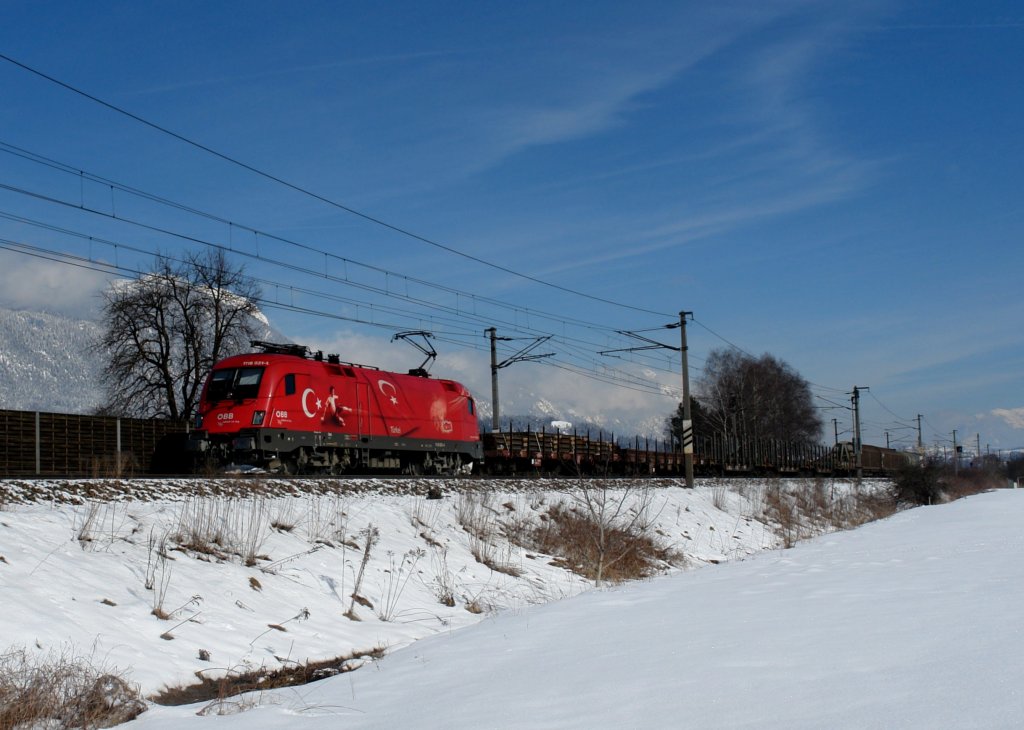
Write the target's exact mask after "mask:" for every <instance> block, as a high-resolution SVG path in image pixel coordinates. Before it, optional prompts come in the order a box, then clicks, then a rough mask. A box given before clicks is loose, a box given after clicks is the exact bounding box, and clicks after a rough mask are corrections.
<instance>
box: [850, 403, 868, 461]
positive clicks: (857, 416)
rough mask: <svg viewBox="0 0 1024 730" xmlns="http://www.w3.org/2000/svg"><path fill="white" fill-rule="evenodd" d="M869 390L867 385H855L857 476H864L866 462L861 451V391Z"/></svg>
mask: <svg viewBox="0 0 1024 730" xmlns="http://www.w3.org/2000/svg"><path fill="white" fill-rule="evenodd" d="M862 390H868V388H867V387H866V386H860V387H858V386H856V385H855V386H853V397H852V398H851V399H850V400H852V401H853V459H854V464H855V465H856V467H857V478H858V479H860V478H861V477H863V476H864V464H863V462H862V461H861V451H860V392H861V391H862Z"/></svg>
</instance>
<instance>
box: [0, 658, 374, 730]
mask: <svg viewBox="0 0 1024 730" xmlns="http://www.w3.org/2000/svg"><path fill="white" fill-rule="evenodd" d="M384 653H385V649H384V647H380V646H378V647H375V648H373V649H370V650H369V651H354V652H352V653H351V654H345V655H342V656H337V657H334V658H332V659H322V660H320V661H311V662H306V663H305V664H301V663H297V662H296V663H294V664H289V665H287V666H283V667H279V668H277V669H266V668H262V669H254V670H250V671H245V672H236V671H229V672H228V673H227V674H225V675H224V676H222V677H217V678H211V677H208V676H206V674H205V673H204V672H203V671H200V672H196V676H197V677H198V678H199V681H198V682H197V683H195V684H190V685H187V686H181V687H168V688H166V689H163V690H161V691H160V692H158V693H157V694H155V695H153V696H152V697H150V698H149V699H150V700H152V701H153V702H154V703H156V704H158V705H188V704H192V703H193V702H211V701H212V704H211V706H210V707H208V708H207V711H206V713H205V714H220V713H219V712H218V704H219V703H224V702H225V701H226V700H227V699H228V698H231V697H237V696H238V695H240V694H243V693H245V692H262V691H264V690H268V689H277V688H279V687H295V686H297V685H301V684H309V683H310V682H316V681H317V680H320V679H326V678H327V677H333V676H336V675H338V674H344V673H345V672H351V671H352V670H354V669H358V668H359V667H361V666H362V665H363V664H365V663H366V662H367V661H369V660H370V659H380V658H381V657H383V656H384ZM4 730H6V729H4Z"/></svg>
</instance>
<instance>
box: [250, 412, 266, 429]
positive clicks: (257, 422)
mask: <svg viewBox="0 0 1024 730" xmlns="http://www.w3.org/2000/svg"><path fill="white" fill-rule="evenodd" d="M265 415H267V412H266V411H253V412H252V425H253V426H262V425H263V417H264V416H265Z"/></svg>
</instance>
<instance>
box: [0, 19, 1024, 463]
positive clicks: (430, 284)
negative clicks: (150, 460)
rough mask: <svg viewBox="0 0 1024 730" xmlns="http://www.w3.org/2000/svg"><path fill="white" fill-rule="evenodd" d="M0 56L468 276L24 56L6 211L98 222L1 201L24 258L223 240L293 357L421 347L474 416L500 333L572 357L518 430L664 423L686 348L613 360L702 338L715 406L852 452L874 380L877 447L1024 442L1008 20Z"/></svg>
mask: <svg viewBox="0 0 1024 730" xmlns="http://www.w3.org/2000/svg"><path fill="white" fill-rule="evenodd" d="M0 53H3V54H4V55H6V56H8V57H10V58H12V59H15V60H16V61H18V62H20V63H22V64H25V65H27V66H30V67H31V68H33V69H35V70H37V71H39V72H42V73H44V74H48V75H50V76H52V77H54V78H56V79H58V80H60V81H62V82H64V83H66V84H69V85H71V86H74V87H75V88H78V89H80V90H83V91H85V92H87V93H89V94H92V95H94V96H96V97H99V98H100V99H102V100H103V101H106V102H108V103H109V104H112V105H115V106H117V107H120V108H122V109H124V110H126V111H129V112H131V113H132V114H135V115H137V116H139V117H142V118H144V119H146V120H148V121H150V122H153V123H155V124H158V125H160V126H162V127H165V128H166V129H168V130H172V131H173V132H175V133H177V134H180V135H182V136H184V137H187V138H188V139H190V140H193V141H195V142H198V143H200V144H202V145H204V146H206V147H209V148H211V149H214V150H216V151H218V152H220V153H222V154H224V155H227V156H230V157H232V158H234V159H236V160H239V161H243V162H245V163H246V164H248V165H249V166H251V167H254V168H257V169H259V170H261V171H264V172H267V173H270V174H272V175H274V176H276V177H279V178H281V179H283V180H286V181H288V182H290V183H293V184H295V185H297V186H299V187H301V188H303V189H305V190H307V191H311V192H314V193H316V194H317V195H319V196H321V197H323V198H327V199H328V200H330V201H333V202H334V203H339V204H342V205H343V206H345V207H347V208H350V209H353V210H356V211H359V212H360V213H362V214H365V215H366V216H370V217H372V218H375V219H377V220H380V221H383V222H386V223H388V224H390V225H392V226H395V227H398V228H400V229H403V230H404V231H407V232H411V233H413V234H416V236H418V237H420V238H425V239H428V240H429V241H431V242H433V243H434V244H440V245H441V246H444V247H448V248H451V249H455V250H457V251H459V252H461V253H463V254H466V256H460V255H456V254H453V253H451V252H449V251H446V250H444V249H443V248H441V247H440V246H438V245H431V244H430V243H425V242H424V241H422V240H420V238H416V237H413V236H408V235H404V234H402V233H400V232H396V231H395V230H393V229H390V228H386V227H383V226H381V225H379V224H377V223H374V222H372V221H370V220H367V219H366V218H363V217H360V216H358V215H354V214H353V213H351V212H347V211H345V210H342V209H341V208H339V207H337V206H335V205H329V204H327V203H324V202H322V201H320V200H316V199H314V198H313V197H311V196H309V195H305V194H302V193H300V192H297V191H295V190H293V189H289V188H287V187H284V186H282V185H280V184H278V183H275V182H272V181H270V180H268V179H266V178H264V177H260V176H258V175H255V174H253V173H252V172H251V171H247V170H244V169H242V168H240V167H239V166H237V165H232V164H230V163H228V162H226V161H225V160H223V159H219V158H217V157H215V156H212V155H210V154H209V153H207V152H204V151H202V150H199V149H197V148H196V147H193V146H189V145H187V144H185V143H183V142H181V141H180V140H176V139H174V138H172V137H170V136H168V135H166V134H162V133H160V132H159V131H157V130H154V129H153V128H150V127H147V126H145V125H143V124H140V123H139V122H138V121H134V120H132V119H129V118H128V117H126V116H124V115H121V114H118V113H116V112H114V111H112V110H110V109H109V108H105V107H103V106H101V105H99V104H97V103H95V102H94V101H90V100H88V99H85V98H84V97H82V96H80V95H76V94H74V93H72V92H70V91H68V90H67V89H65V88H61V87H60V86H58V85H56V84H54V83H52V82H50V81H47V80H45V79H43V78H41V77H39V76H38V75H35V74H33V73H31V72H29V71H26V70H25V69H23V68H19V67H18V66H16V65H14V64H12V63H10V62H9V61H0V89H2V90H3V97H4V102H3V104H2V106H0V143H3V144H4V145H7V147H5V148H4V151H2V152H0V183H3V184H4V185H7V186H10V187H13V188H17V189H19V190H22V191H23V190H31V191H33V192H35V193H39V194H43V195H46V196H48V197H52V198H58V199H61V200H64V201H66V202H68V203H71V204H72V205H81V206H83V207H85V208H89V209H91V210H92V211H94V212H83V211H75V210H71V209H69V208H68V207H67V206H60V205H57V204H54V203H52V202H46V201H42V200H40V199H39V198H33V197H30V196H27V195H25V194H24V193H23V192H19V190H7V189H4V190H0V213H2V214H6V215H8V216H17V217H19V218H21V219H30V220H31V221H33V222H26V221H25V220H11V219H10V218H6V219H3V218H0V238H4V239H6V240H8V241H15V242H17V243H19V244H28V245H31V246H34V247H36V248H37V249H44V250H46V251H52V252H63V253H65V254H71V255H75V256H81V257H85V258H87V259H91V260H92V261H93V262H97V263H116V264H117V265H118V266H121V267H126V268H133V267H143V266H145V264H146V263H148V261H149V260H151V258H152V257H151V255H149V254H144V253H137V252H133V251H132V250H131V248H133V247H134V248H141V249H142V250H143V251H156V250H160V251H163V252H165V253H168V254H169V255H178V254H180V252H181V251H183V250H186V249H188V248H196V247H197V246H200V245H201V244H198V243H195V242H194V241H192V242H189V241H188V240H186V239H184V238H182V235H185V236H190V237H192V238H194V239H200V240H202V241H206V242H211V243H217V244H219V245H228V246H230V247H231V248H232V249H233V250H236V251H237V252H238V253H237V255H236V259H237V261H238V262H239V263H243V264H245V265H246V267H247V269H248V270H249V271H250V273H252V274H254V275H257V276H259V277H261V278H262V279H263V280H264V281H265V282H267V283H266V284H265V285H264V291H265V295H266V298H267V300H268V301H270V302H276V303H280V304H285V305H288V306H291V307H295V308H301V309H305V310H309V311H307V312H297V311H288V310H282V309H279V308H273V307H272V308H270V309H268V314H269V315H270V317H271V318H272V320H273V321H274V323H275V324H276V325H277V326H278V327H279V328H280V329H281V330H282V331H283V332H284V333H285V334H287V335H288V336H289V337H291V338H292V339H294V340H296V341H299V342H308V343H309V344H312V345H314V346H316V347H323V348H325V349H329V350H330V351H340V352H341V353H342V354H343V356H344V357H345V358H346V359H351V360H356V361H363V362H374V363H379V364H382V365H384V366H387V367H396V368H399V367H407V366H410V365H416V364H418V363H419V359H420V358H419V357H418V353H416V352H415V351H413V350H411V349H410V348H408V347H407V346H404V345H402V344H401V343H394V344H393V343H391V342H390V337H391V334H392V333H393V331H394V329H396V328H401V329H428V330H431V331H434V332H435V333H438V341H437V342H436V343H435V346H436V347H437V349H438V351H439V352H440V353H441V356H440V357H439V360H438V364H437V365H436V366H435V368H434V371H435V373H437V374H445V375H453V376H455V377H458V378H460V379H462V380H463V381H465V382H466V383H467V384H468V385H470V387H472V388H473V389H474V390H475V391H476V392H477V394H478V398H479V399H480V400H481V401H489V399H490V392H489V390H490V387H489V382H490V381H489V375H490V373H489V367H488V354H487V345H486V341H485V340H484V338H483V330H484V329H485V328H486V327H488V326H495V327H497V328H498V331H499V334H501V335H504V336H509V337H523V338H529V337H534V336H542V335H545V334H552V335H554V338H553V339H552V340H551V341H549V342H548V343H545V345H544V346H542V348H544V351H547V352H553V353H554V354H555V356H554V357H552V358H549V359H548V360H547V361H546V362H543V363H540V362H538V363H516V364H514V365H512V366H510V367H508V368H506V369H503V370H502V371H501V376H502V396H503V397H502V400H503V406H502V411H503V412H505V413H508V412H510V410H509V409H511V412H515V411H516V408H517V406H520V405H525V404H527V403H529V402H532V400H536V399H537V398H544V399H546V400H548V401H550V402H551V403H552V404H553V405H554V406H555V407H556V408H557V409H559V410H561V411H563V412H565V413H571V414H576V415H578V416H585V415H588V414H592V413H602V414H613V415H614V416H615V417H617V418H621V419H622V420H623V421H625V420H628V419H629V418H639V417H640V416H644V417H647V418H654V417H657V418H660V417H662V416H664V415H665V414H667V413H668V412H670V411H671V410H672V408H673V405H672V399H673V398H678V392H677V391H678V383H679V376H678V368H679V364H678V356H677V355H676V354H675V353H672V352H670V351H668V350H665V351H658V352H655V353H645V354H638V355H633V356H629V357H628V358H626V359H615V358H610V357H607V356H602V355H599V354H597V353H598V352H599V351H601V350H603V349H615V348H619V347H624V346H626V342H625V341H624V339H623V338H622V337H621V336H619V335H616V334H615V332H616V330H639V329H647V328H652V327H659V326H661V325H664V324H666V323H669V322H672V321H674V320H675V319H677V317H678V312H679V311H680V310H684V309H685V310H688V311H693V312H694V317H695V322H693V323H692V324H691V326H690V327H689V330H688V332H689V342H690V346H691V347H690V352H691V355H692V357H691V367H692V373H693V381H694V383H695V385H696V384H697V383H698V382H699V378H700V374H701V368H702V364H703V360H704V357H705V356H706V355H707V353H708V352H709V351H710V350H711V349H714V348H719V347H727V346H729V345H730V344H731V345H735V346H738V347H740V348H742V349H743V350H745V351H747V352H749V353H752V354H755V355H759V354H761V353H764V352H770V353H772V354H773V355H775V356H777V357H779V358H781V359H783V360H785V361H786V362H788V363H789V364H790V365H791V366H793V367H794V368H795V369H796V370H797V371H799V372H800V373H801V374H802V375H803V376H804V377H805V378H807V379H808V380H809V381H811V382H812V383H813V384H814V386H815V387H814V390H815V393H816V394H817V395H818V396H820V398H819V400H818V404H819V405H820V406H821V407H822V408H823V411H822V414H823V418H824V419H825V421H826V422H827V423H828V427H827V428H826V431H827V434H826V435H828V436H830V435H831V432H832V426H831V419H832V418H837V419H838V420H839V428H840V429H841V430H843V429H849V427H850V420H851V419H850V413H849V411H848V410H846V409H832V408H831V403H848V396H847V395H845V392H846V391H849V390H850V389H851V388H852V386H854V385H859V386H868V387H870V395H866V396H865V398H864V400H863V406H864V411H863V419H864V421H865V440H866V441H869V442H872V443H884V440H885V435H884V432H885V431H886V430H888V431H889V432H890V438H892V439H893V440H894V441H897V440H899V439H902V441H901V443H907V442H908V441H909V439H911V437H912V436H913V434H912V433H911V432H910V431H909V430H907V429H905V428H903V426H905V425H906V424H908V423H910V422H911V419H913V418H914V417H915V416H916V415H917V414H919V413H920V414H922V415H923V416H924V422H925V425H924V434H923V435H924V438H925V440H926V441H927V442H929V443H933V442H942V441H945V442H947V443H948V442H949V441H950V440H951V439H952V431H953V429H956V430H957V433H958V438H960V439H965V440H967V441H968V442H969V444H970V445H973V444H974V442H975V434H979V435H980V441H981V444H982V448H983V449H984V448H985V447H986V445H991V447H992V448H993V449H996V448H1014V447H1024V387H1022V386H1024V375H1022V373H1024V335H1022V334H1021V327H1020V322H1021V321H1022V319H1024V318H1022V314H1024V303H1022V297H1021V286H1020V284H1021V272H1022V270H1024V266H1022V264H1024V253H1022V252H1021V246H1020V243H1021V234H1022V231H1024V205H1022V202H1021V201H1022V193H1021V191H1022V190H1024V179H1022V178H1024V134H1022V132H1024V129H1022V125H1024V122H1022V120H1024V9H1022V8H1021V7H1020V6H1019V5H1018V4H1016V3H1011V2H976V3H971V4H967V3H961V2H885V1H882V0H879V1H877V2H858V3H841V2H797V1H794V2H721V3H696V2H694V3H689V2H671V3H669V2H666V3H647V2H635V3H628V4H626V3H610V2H588V3H534V2H521V3H514V4H513V3H489V2H487V3H398V2H395V3H378V4H371V3H333V2H323V3H317V2H307V3H290V4H285V3H269V2H262V3H261V2H247V3H240V2H239V3H199V2H193V3H189V2H173V3H170V2H165V3H134V2H122V3H114V2H101V3H90V4H83V3H71V2H67V3H57V2H54V3H47V2H11V1H9V0H8V1H7V2H4V3H3V4H2V5H0ZM11 146H13V147H16V148H19V149H21V150H27V151H29V152H31V153H34V154H37V155H42V156H44V157H46V158H48V159H50V160H55V161H58V162H60V163H62V164H63V165H66V166H67V167H68V168H69V169H70V170H72V174H69V173H68V172H66V171H64V172H60V171H56V170H54V169H52V167H51V168H47V167H43V166H41V165H39V164H38V163H36V162H30V161H27V160H25V159H24V158H23V157H18V156H16V155H14V154H11V151H12V147H11ZM74 171H83V172H84V173H85V174H84V175H78V174H73V172H74ZM97 178H103V179H105V180H109V181H111V182H112V183H113V184H114V189H113V190H112V189H111V186H110V184H107V183H101V182H98V181H97ZM122 186H127V187H132V188H136V189H138V190H140V191H144V192H145V193H147V194H150V195H155V196H160V197H162V198H166V199H169V200H173V201H175V202H176V203H180V204H183V205H186V206H191V207H193V208H195V209H199V210H202V211H205V212H208V213H211V214H213V215H215V216H216V217H217V218H219V219H220V220H221V222H211V221H210V220H209V219H203V218H198V217H196V216H194V215H190V214H188V213H185V212H183V211H182V210H180V209H172V208H168V207H167V206H165V205H158V204H156V203H153V202H151V201H150V202H144V201H142V200H141V199H140V198H139V197H138V196H133V195H130V194H129V193H127V192H125V191H124V190H123V189H121V187H122ZM112 215H117V216H118V218H119V219H123V218H131V219H134V220H138V221H141V222H144V223H145V224H147V225H149V226H155V227H160V228H164V229H167V230H171V231H173V232H175V233H176V234H179V235H167V234H157V233H154V232H153V231H152V230H150V229H145V228H140V227H138V226H131V225H127V224H125V223H124V222H122V221H121V220H113V218H112ZM40 221H42V222H45V223H48V224H50V225H58V226H61V227H62V228H64V229H65V231H72V232H73V233H71V234H69V233H67V232H56V231H53V230H49V229H45V228H41V227H39V226H38V225H37V224H36V222H40ZM223 221H230V222H231V223H230V224H227V223H224V222H223ZM253 229H255V230H257V231H259V232H260V233H258V234H254V233H253V232H252V231H253ZM73 234H80V235H84V236H92V237H93V240H92V241H91V242H90V241H89V240H88V238H82V237H80V236H76V235H73ZM274 236H277V237H280V238H284V239H288V240H290V241H293V242H295V243H299V244H302V246H304V247H305V248H299V247H297V246H294V245H291V244H288V243H284V242H282V241H280V240H275V239H274V238H273V237H274ZM100 238H104V239H106V240H108V241H113V242H118V243H119V244H120V245H118V246H116V247H115V246H113V245H112V244H108V243H101V242H99V241H98V239H100ZM5 245H8V246H9V247H11V245H10V244H5ZM36 253H39V252H38V251H36ZM255 255H258V256H259V258H255V257H254V256H255ZM469 257H472V258H469ZM342 259H347V262H346V261H342ZM474 259H481V260H484V261H487V262H490V263H494V264H497V265H499V266H500V267H503V268H504V269H507V270H511V271H513V272H517V273H520V274H525V275H527V276H529V277H532V278H533V279H539V280H542V281H544V282H549V283H552V284H555V285H557V286H558V287H562V288H561V289H558V288H554V287H550V286H545V285H542V284H539V283H537V282H536V281H531V280H529V279H526V278H523V277H519V276H515V275H513V274H510V273H509V272H508V271H503V270H500V269H497V268H494V267H490V266H485V265H483V264H481V263H479V262H478V261H476V260H474ZM281 263H287V264H290V265H291V266H293V267H298V268H299V269H301V270H300V271H296V270H295V269H294V268H292V269H289V268H287V267H284V266H281V265H280V264H281ZM360 264H367V265H369V266H372V267H376V269H369V268H365V267H363V266H360ZM413 279H415V281H413ZM102 280H103V276H102V275H100V274H98V273H97V272H93V271H90V270H87V269H81V268H76V267H72V266H69V265H67V264H66V263H57V262H51V261H46V260H42V259H39V258H38V257H32V256H28V255H27V254H25V253H22V252H17V253H16V252H11V251H4V250H0V305H3V306H9V307H41V306H43V307H47V308H51V309H62V308H63V309H64V310H67V311H79V310H81V309H82V308H83V307H88V306H91V305H94V304H95V292H96V291H97V289H98V287H99V286H101V285H102ZM439 287H443V289H442V288H439ZM371 289H372V290H373V291H371ZM300 290H305V291H316V292H321V293H325V294H327V295H330V296H331V297H334V298H324V297H323V296H313V295H311V294H308V293H304V291H300ZM380 290H383V293H381V291H380ZM566 290H570V291H566ZM580 294H587V295H590V296H589V298H588V297H586V296H580ZM342 300H343V301H342ZM315 313H321V314H327V315H329V316H326V317H325V316H317V314H315ZM549 315H550V316H549ZM338 317H341V318H344V319H340V318H338ZM365 322H372V323H373V324H372V325H367V324H364V323H365ZM662 334H663V335H664V337H663V341H664V342H666V343H668V344H676V337H677V333H676V331H673V330H666V331H664V333H662ZM657 336H661V335H657ZM527 342H529V340H528V339H525V340H517V341H512V342H506V343H503V345H502V347H503V353H504V355H505V356H507V355H510V354H512V352H514V351H515V350H516V349H518V348H519V347H521V346H523V345H525V344H526V343H527ZM537 352H541V350H537ZM411 361H415V362H411ZM624 385H625V386H628V387H623V386H624ZM506 398H507V399H508V400H507V403H508V405H505V403H506V401H505V399H506Z"/></svg>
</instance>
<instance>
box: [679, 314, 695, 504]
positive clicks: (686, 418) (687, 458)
mask: <svg viewBox="0 0 1024 730" xmlns="http://www.w3.org/2000/svg"><path fill="white" fill-rule="evenodd" d="M686 315H690V316H693V312H680V313H679V340H680V342H679V347H680V353H681V355H682V357H681V359H682V365H683V465H684V468H685V470H686V488H687V489H693V420H692V415H693V414H692V413H691V412H690V363H689V359H688V358H687V354H686V353H687V347H686ZM687 429H689V431H690V443H689V447H687V444H686V430H687Z"/></svg>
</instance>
